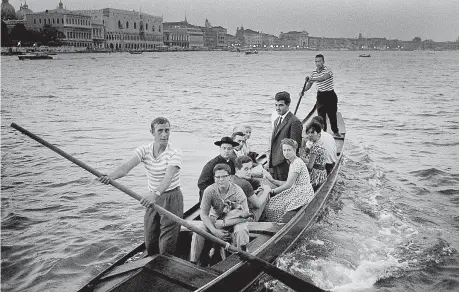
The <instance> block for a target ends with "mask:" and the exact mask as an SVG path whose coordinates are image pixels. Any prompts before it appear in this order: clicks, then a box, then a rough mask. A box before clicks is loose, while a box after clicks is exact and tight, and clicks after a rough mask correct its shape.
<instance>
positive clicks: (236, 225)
mask: <svg viewBox="0 0 459 292" xmlns="http://www.w3.org/2000/svg"><path fill="white" fill-rule="evenodd" d="M230 174H231V169H230V167H229V166H228V165H227V164H225V163H220V164H217V165H216V166H215V167H214V169H213V176H214V178H215V183H213V184H212V185H210V186H209V187H207V188H206V189H205V191H204V195H203V197H202V200H201V220H202V223H201V224H200V225H198V228H200V229H202V230H206V231H207V232H211V233H212V234H213V235H215V236H217V237H218V238H220V239H222V240H225V241H230V240H232V242H233V243H234V244H235V245H236V246H237V247H238V248H242V249H245V247H246V245H247V244H248V243H249V230H248V227H247V223H246V222H247V221H248V220H249V219H247V218H231V219H225V213H226V212H227V211H228V209H227V208H228V206H236V208H238V209H240V211H241V214H242V213H245V214H248V212H249V207H248V205H247V198H246V196H245V194H244V192H243V191H242V189H241V188H240V187H239V186H237V185H236V184H234V183H232V182H231V175H230ZM217 219H218V220H217ZM204 243H205V238H204V237H202V236H201V235H199V234H197V233H193V238H192V240H191V251H190V261H191V262H193V263H197V262H198V261H199V260H200V257H201V253H202V250H203V248H204Z"/></svg>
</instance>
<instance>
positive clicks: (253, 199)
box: [247, 185, 271, 208]
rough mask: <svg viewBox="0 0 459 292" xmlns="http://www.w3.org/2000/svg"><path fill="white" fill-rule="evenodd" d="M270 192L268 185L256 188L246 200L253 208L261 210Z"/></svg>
mask: <svg viewBox="0 0 459 292" xmlns="http://www.w3.org/2000/svg"><path fill="white" fill-rule="evenodd" d="M270 191H271V188H270V187H269V186H268V185H264V186H262V187H260V188H258V189H257V190H256V191H255V193H254V194H253V195H251V196H250V197H248V198H247V199H248V200H249V202H250V203H252V205H253V206H254V207H255V208H261V206H263V203H264V202H265V201H266V198H267V196H268V195H269V192H270ZM260 193H261V194H260ZM259 194H260V195H259Z"/></svg>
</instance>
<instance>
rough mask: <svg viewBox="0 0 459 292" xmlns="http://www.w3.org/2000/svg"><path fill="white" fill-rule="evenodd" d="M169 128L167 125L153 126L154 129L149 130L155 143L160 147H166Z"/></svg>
mask: <svg viewBox="0 0 459 292" xmlns="http://www.w3.org/2000/svg"><path fill="white" fill-rule="evenodd" d="M170 130H171V126H170V125H169V123H166V124H155V125H154V128H153V129H151V133H152V134H153V137H155V142H157V143H159V144H160V145H161V146H166V145H167V143H168V142H169V135H170Z"/></svg>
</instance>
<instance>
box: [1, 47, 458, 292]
mask: <svg viewBox="0 0 459 292" xmlns="http://www.w3.org/2000/svg"><path fill="white" fill-rule="evenodd" d="M314 55H315V52H260V53H259V54H258V55H244V54H237V53H228V52H187V53H183V52H181V53H144V54H142V55H131V54H127V53H125V54H124V53H117V54H68V55H57V56H56V59H55V60H51V61H48V60H40V61H18V60H17V57H3V56H2V59H1V62H2V64H1V65H2V89H1V97H2V98H1V102H2V104H1V116H2V117H1V122H2V125H1V138H2V145H1V151H2V168H1V170H2V174H1V176H2V180H1V183H2V188H1V191H2V193H1V211H2V214H1V216H2V217H1V218H2V219H1V239H2V243H1V245H2V251H1V258H2V269H1V272H2V280H1V284H2V290H3V291H63V290H66V291H74V290H77V289H78V288H79V287H81V286H82V285H83V284H84V283H85V282H87V281H88V280H89V279H90V278H91V277H93V276H94V275H96V274H97V273H98V272H100V271H101V270H102V269H104V268H106V267H107V266H109V264H110V263H112V262H114V261H115V260H116V259H117V258H119V257H120V256H121V255H123V254H125V253H126V252H128V251H130V250H131V249H132V248H133V247H134V246H136V245H137V244H139V243H140V242H142V234H143V231H142V224H143V223H142V222H143V207H142V206H141V205H140V204H138V203H137V202H136V201H135V200H134V199H132V198H130V197H128V196H126V195H125V194H123V193H121V192H119V191H117V190H115V189H112V188H111V187H109V186H105V185H100V184H98V183H96V182H94V180H93V177H92V176H91V174H89V173H87V172H85V171H84V170H82V169H81V168H79V167H77V166H74V165H72V164H71V163H70V162H67V161H65V160H63V158H60V157H59V156H57V155H56V154H54V153H53V152H51V151H50V150H48V149H46V148H44V147H42V146H40V145H38V144H37V143H36V142H35V141H32V140H31V139H29V138H27V137H25V136H24V135H22V134H20V133H18V132H17V131H15V130H14V129H12V128H11V127H9V125H10V124H11V123H12V122H15V123H17V124H19V125H20V126H22V127H24V128H26V129H28V130H29V131H32V132H33V133H35V134H37V135H39V136H40V137H42V138H44V139H46V140H47V141H49V142H51V143H53V144H55V145H56V146H58V147H61V148H62V149H63V150H65V151H66V152H68V153H70V154H72V155H74V156H75V157H77V158H78V159H80V160H82V161H84V162H85V163H87V164H89V165H91V166H92V167H94V168H96V169H98V170H100V171H102V172H109V171H111V170H112V169H113V168H114V167H116V166H117V165H118V164H119V163H120V162H122V161H123V160H125V159H128V158H130V156H131V155H132V151H133V150H134V149H135V148H136V147H137V146H139V145H141V144H146V143H149V142H150V141H151V134H150V133H149V132H148V130H149V124H150V122H151V120H152V119H153V118H154V117H157V116H166V117H168V118H169V119H170V121H171V123H172V131H173V132H172V136H171V140H172V143H173V145H174V146H177V147H179V148H181V149H182V150H183V152H184V164H183V169H182V183H183V190H184V197H185V207H190V206H191V205H193V204H194V203H195V202H197V198H198V195H197V187H196V181H197V177H198V175H199V172H200V170H201V168H202V166H203V165H204V163H205V162H206V161H207V160H209V159H210V158H211V157H213V156H215V155H216V154H217V151H218V149H216V147H215V146H213V144H212V143H213V141H216V140H219V139H220V138H221V136H224V135H229V134H230V132H231V129H232V127H233V125H234V124H236V123H249V124H251V125H252V126H253V134H252V138H251V139H252V142H251V144H252V145H253V146H254V148H255V150H258V151H259V152H261V151H262V150H264V149H266V148H267V145H266V144H267V141H268V139H269V136H270V124H269V122H270V115H271V112H272V111H273V109H274V108H273V105H274V102H273V96H274V94H275V93H276V92H278V91H283V90H286V91H289V92H290V93H291V94H292V97H293V101H292V108H293V109H294V107H295V106H296V103H297V101H298V99H297V95H298V92H299V91H300V90H301V88H302V85H303V82H304V76H305V75H306V74H308V73H309V72H310V71H312V69H313V66H314V62H313V60H314ZM325 62H326V65H329V66H330V67H332V68H333V70H334V73H335V87H336V91H337V94H338V97H339V108H340V111H341V112H342V113H343V116H344V119H345V122H346V127H347V145H346V147H347V148H346V152H345V161H344V165H343V167H342V169H341V174H340V176H339V178H338V182H337V185H336V187H335V189H334V191H333V194H332V198H331V200H330V202H329V204H328V207H327V209H326V210H325V211H324V213H323V214H322V216H321V220H320V221H319V222H318V223H317V224H316V225H315V226H314V228H313V229H312V230H311V231H310V232H308V234H306V235H305V238H304V239H303V240H302V241H301V242H300V243H299V244H298V246H297V248H296V249H295V250H294V251H293V252H291V253H289V254H286V255H285V256H283V257H282V258H281V260H280V261H279V263H278V265H279V266H281V267H283V268H285V269H288V270H289V271H291V272H294V273H297V274H299V275H307V276H308V277H310V278H312V279H313V280H314V283H315V284H316V285H318V286H320V287H322V288H324V289H330V290H333V291H458V290H459V277H458V275H459V257H458V253H457V250H458V248H459V236H458V229H459V216H458V215H457V209H458V204H459V171H458V168H457V161H458V158H459V147H458V142H459V139H458V138H459V137H458V134H457V133H458V129H459V120H458V114H459V105H458V101H457V96H458V93H459V84H458V80H459V54H458V52H436V53H435V54H425V53H422V52H374V53H372V57H371V58H358V52H325ZM314 99H315V98H314V92H307V93H306V95H305V97H304V98H303V100H302V103H301V106H300V109H299V114H298V116H299V117H300V118H302V117H304V116H305V115H306V114H307V113H308V112H309V110H310V108H311V107H312V104H313V101H314ZM120 182H121V183H123V184H125V185H126V186H128V187H129V188H131V189H133V190H135V191H136V192H138V193H139V194H145V193H146V192H147V184H146V178H145V174H144V170H143V167H141V166H139V167H137V168H136V169H134V170H133V171H132V173H131V174H130V175H129V176H128V177H126V178H123V179H121V180H120ZM276 288H277V290H278V291H282V290H284V288H283V287H282V286H281V285H276Z"/></svg>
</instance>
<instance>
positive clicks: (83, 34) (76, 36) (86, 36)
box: [67, 31, 92, 40]
mask: <svg viewBox="0 0 459 292" xmlns="http://www.w3.org/2000/svg"><path fill="white" fill-rule="evenodd" d="M67 38H69V39H88V40H90V39H92V36H91V34H90V33H88V32H73V31H69V32H67Z"/></svg>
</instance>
